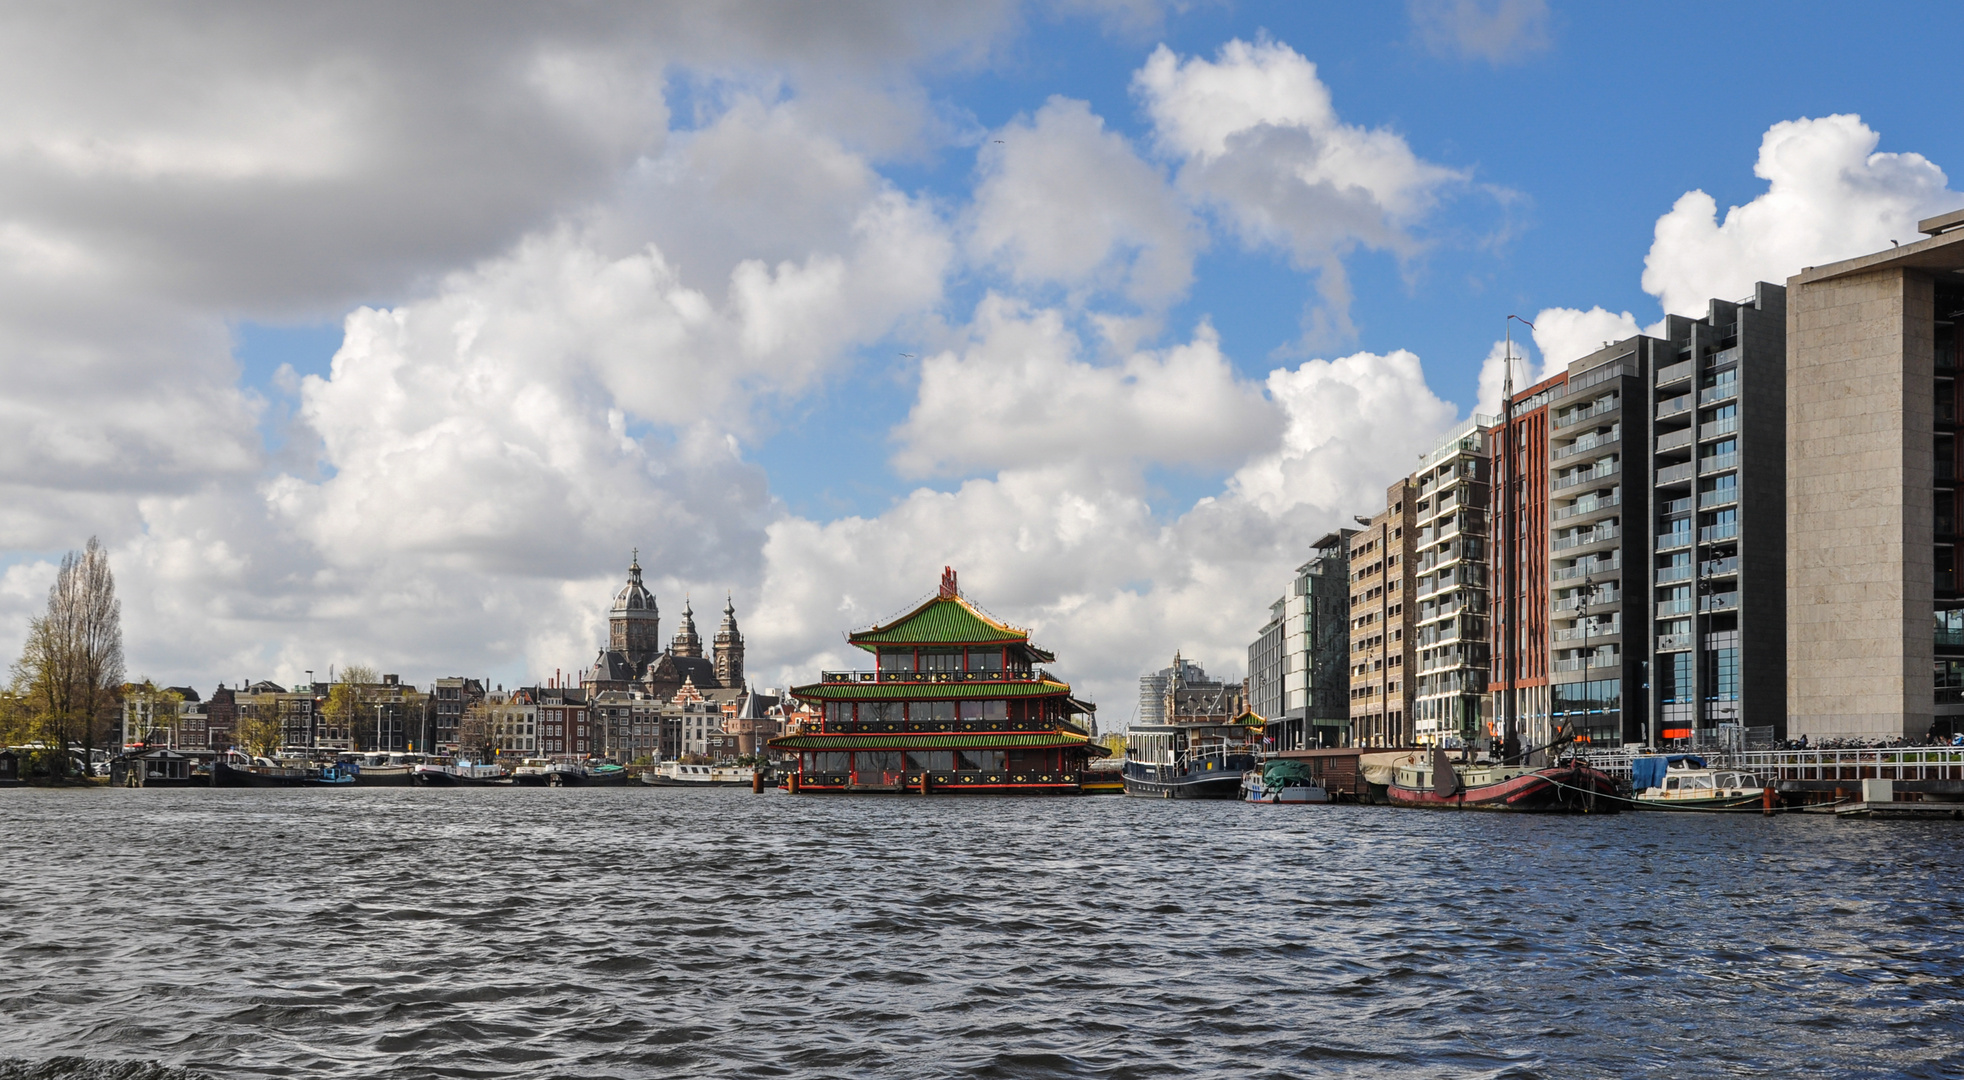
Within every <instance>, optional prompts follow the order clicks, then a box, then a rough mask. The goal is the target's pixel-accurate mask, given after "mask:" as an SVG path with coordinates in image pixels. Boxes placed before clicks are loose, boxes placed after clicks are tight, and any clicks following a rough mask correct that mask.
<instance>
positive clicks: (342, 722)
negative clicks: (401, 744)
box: [325, 664, 381, 750]
mask: <svg viewBox="0 0 1964 1080" xmlns="http://www.w3.org/2000/svg"><path fill="white" fill-rule="evenodd" d="M380 681H381V680H380V679H378V678H377V677H376V675H375V669H374V668H372V667H368V666H366V665H364V664H350V665H348V666H347V667H345V668H342V669H341V677H340V678H339V679H336V680H335V683H334V685H333V687H331V688H330V689H329V690H328V692H327V708H326V710H325V711H326V713H327V720H328V723H330V724H332V725H334V726H335V727H338V728H340V729H341V730H342V731H343V732H346V733H347V735H346V737H347V738H350V739H353V740H354V742H355V745H356V746H357V747H359V748H361V749H364V750H368V749H374V748H375V745H376V738H377V737H378V735H379V733H377V732H376V731H375V709H374V707H373V704H372V703H373V701H374V698H375V684H376V683H378V682H380ZM364 714H366V715H364ZM359 731H365V732H368V733H369V738H367V739H362V738H360V737H358V736H357V735H356V734H355V733H356V732H359Z"/></svg>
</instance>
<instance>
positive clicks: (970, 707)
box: [962, 698, 1009, 720]
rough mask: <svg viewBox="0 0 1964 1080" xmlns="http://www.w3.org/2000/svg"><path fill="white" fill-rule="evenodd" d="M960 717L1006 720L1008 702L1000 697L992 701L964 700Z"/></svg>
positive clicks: (1007, 716) (1007, 717)
mask: <svg viewBox="0 0 1964 1080" xmlns="http://www.w3.org/2000/svg"><path fill="white" fill-rule="evenodd" d="M962 719H964V720H1007V719H1009V702H1007V701H1004V700H1002V699H1001V698H997V699H995V700H994V701H964V702H962Z"/></svg>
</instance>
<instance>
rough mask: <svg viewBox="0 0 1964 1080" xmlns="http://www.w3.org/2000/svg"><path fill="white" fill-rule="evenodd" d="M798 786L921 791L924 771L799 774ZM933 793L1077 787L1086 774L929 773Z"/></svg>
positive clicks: (1058, 771) (1023, 771)
mask: <svg viewBox="0 0 1964 1080" xmlns="http://www.w3.org/2000/svg"><path fill="white" fill-rule="evenodd" d="M798 776H799V780H798V783H799V786H800V787H807V788H826V787H844V788H863V789H868V790H876V791H890V790H900V789H904V788H919V787H920V786H921V770H919V769H906V770H896V771H894V772H891V773H885V772H881V773H818V772H800V773H799V774H798ZM927 777H928V787H929V788H930V789H936V788H941V789H954V788H960V787H962V786H964V785H967V786H970V787H1002V786H1004V785H1011V784H1077V783H1081V782H1082V781H1083V774H1081V773H1080V772H1078V770H1076V769H1021V770H1017V771H1013V772H1012V771H1007V770H997V771H991V772H982V771H971V770H967V769H958V770H950V771H948V772H941V771H939V770H934V771H930V772H928V773H927Z"/></svg>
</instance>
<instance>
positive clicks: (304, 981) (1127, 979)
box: [0, 788, 1964, 1080]
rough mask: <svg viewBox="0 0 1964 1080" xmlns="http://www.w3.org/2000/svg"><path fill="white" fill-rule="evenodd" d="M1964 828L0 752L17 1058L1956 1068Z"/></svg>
mask: <svg viewBox="0 0 1964 1080" xmlns="http://www.w3.org/2000/svg"><path fill="white" fill-rule="evenodd" d="M1960 840H1964V826H1959V825H1956V824H1953V823H1934V824H1923V823H1915V824H1911V823H1879V822H1859V823H1858V822H1845V821H1844V822H1837V821H1834V820H1831V819H1827V820H1824V819H1822V818H1818V817H1780V818H1772V819H1766V818H1761V817H1759V816H1757V815H1737V816H1733V817H1723V818H1702V817H1680V816H1670V815H1641V814H1624V815H1621V816H1615V817H1592V818H1529V817H1509V816H1500V815H1481V814H1445V813H1429V812H1425V811H1402V810H1391V809H1380V808H1369V807H1254V806H1244V805H1240V804H1235V803H1177V802H1160V801H1152V800H1141V799H1126V798H1114V797H1107V798H1086V799H1058V800H986V801H985V800H979V799H969V800H964V799H959V798H921V797H918V796H914V797H900V796H893V797H856V798H837V797H823V796H807V797H791V796H786V795H782V794H778V793H770V794H766V795H752V794H750V793H749V792H747V791H732V790H719V791H677V790H672V789H610V790H577V789H576V790H569V791H560V790H553V789H523V788H521V789H513V790H492V791H478V790H461V791H460V790H442V791H423V790H416V789H401V790H389V789H369V790H356V791H293V792H286V791H253V790H240V791H228V790H220V791H208V790H177V791H169V790H161V791H160V790H154V789H153V790H148V791H142V790H138V791H129V790H98V791H38V790H25V791H23V790H15V791H0V1080H12V1078H15V1077H29V1076H31V1077H35V1078H36V1080H40V1078H43V1077H50V1078H51V1077H57V1076H61V1077H67V1076H90V1077H104V1078H114V1080H122V1078H125V1077H128V1078H150V1077H163V1076H167V1075H168V1076H178V1075H182V1074H181V1073H179V1072H178V1071H177V1070H178V1069H180V1068H184V1069H188V1070H189V1071H190V1072H191V1073H192V1074H193V1075H196V1074H205V1075H209V1076H213V1077H229V1076H335V1077H342V1076H345V1077H377V1076H383V1077H424V1076H473V1077H497V1076H526V1077H534V1076H538V1077H548V1076H569V1077H570V1076H620V1077H634V1076H839V1077H866V1076H891V1077H931V1076H980V1077H1049V1076H1100V1077H1180V1076H1223V1075H1232V1076H1237V1077H1271V1076H1273V1077H1284V1076H1291V1077H1294V1076H1454V1077H1461V1076H1489V1077H1589V1076H1600V1077H1627V1076H1655V1077H1685V1076H1767V1075H1770V1076H1782V1077H1785V1076H1798V1075H1826V1076H1930V1077H1937V1076H1957V1075H1960V1074H1964V904H1960V900H1959V896H1958V891H1957V890H1958V887H1959V883H1960V882H1961V881H1964V854H1960V850H1961V849H1960V844H1959V841H1960ZM57 1058H63V1059H69V1060H62V1061H55V1060H54V1059H57ZM145 1063H154V1064H145Z"/></svg>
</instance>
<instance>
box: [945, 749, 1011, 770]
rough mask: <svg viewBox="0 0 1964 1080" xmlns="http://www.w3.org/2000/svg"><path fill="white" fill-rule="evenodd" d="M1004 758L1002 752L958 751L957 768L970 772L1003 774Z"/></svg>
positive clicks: (956, 757)
mask: <svg viewBox="0 0 1964 1080" xmlns="http://www.w3.org/2000/svg"><path fill="white" fill-rule="evenodd" d="M1002 758H1003V753H1002V751H1000V750H957V751H955V768H957V769H964V770H967V771H969V772H1001V771H1002Z"/></svg>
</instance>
